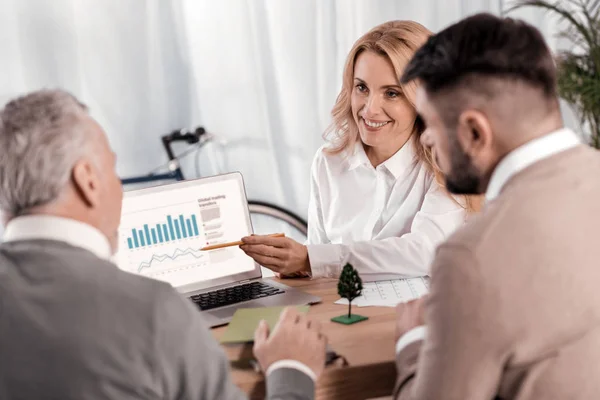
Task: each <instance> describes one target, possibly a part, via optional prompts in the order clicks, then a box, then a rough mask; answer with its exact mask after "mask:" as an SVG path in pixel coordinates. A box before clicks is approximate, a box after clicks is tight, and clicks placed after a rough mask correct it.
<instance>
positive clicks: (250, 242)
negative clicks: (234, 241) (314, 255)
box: [240, 234, 311, 276]
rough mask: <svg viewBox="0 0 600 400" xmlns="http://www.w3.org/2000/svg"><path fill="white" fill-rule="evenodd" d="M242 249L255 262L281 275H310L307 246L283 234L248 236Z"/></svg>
mask: <svg viewBox="0 0 600 400" xmlns="http://www.w3.org/2000/svg"><path fill="white" fill-rule="evenodd" d="M240 248H241V249H242V250H243V251H244V253H246V254H247V255H248V256H249V257H252V258H253V259H254V261H256V262H257V263H259V264H260V265H262V266H263V267H266V268H268V269H270V270H272V271H275V272H277V273H278V274H280V275H283V276H293V275H303V276H306V275H309V274H310V271H311V270H310V262H309V259H308V249H307V248H306V246H304V245H303V244H300V243H298V242H296V241H295V240H294V239H291V238H288V237H285V235H283V234H279V235H252V236H246V237H244V238H242V244H241V245H240Z"/></svg>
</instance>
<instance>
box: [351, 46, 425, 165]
mask: <svg viewBox="0 0 600 400" xmlns="http://www.w3.org/2000/svg"><path fill="white" fill-rule="evenodd" d="M351 102H352V115H353V116H354V121H355V122H356V125H357V126H358V131H359V134H360V138H361V141H362V142H363V143H364V144H365V151H366V152H367V155H369V152H372V153H379V154H382V155H383V154H385V155H387V156H388V157H389V156H391V155H393V154H394V153H395V152H396V151H398V150H399V149H400V148H401V147H402V146H403V145H404V143H406V141H407V140H408V138H409V137H410V134H411V133H412V129H413V124H414V121H415V118H416V116H417V114H416V111H415V109H414V107H413V106H412V105H411V104H410V103H409V102H408V101H407V99H406V97H404V94H403V93H402V88H401V87H400V85H399V84H398V77H397V76H396V73H395V71H394V67H393V66H392V63H391V62H390V61H389V59H388V58H387V57H386V56H383V55H380V54H377V53H375V52H373V51H363V52H362V53H360V54H359V55H358V57H357V58H356V62H355V64H354V81H353V88H352V95H351Z"/></svg>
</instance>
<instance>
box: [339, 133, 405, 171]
mask: <svg viewBox="0 0 600 400" xmlns="http://www.w3.org/2000/svg"><path fill="white" fill-rule="evenodd" d="M414 162H415V152H414V149H413V144H412V139H409V140H408V141H407V142H406V143H405V144H404V145H403V146H402V147H401V148H400V149H399V150H398V151H397V152H396V153H394V155H393V156H391V157H390V158H388V159H387V160H385V161H384V162H383V163H381V165H382V166H384V167H385V168H386V169H387V170H388V171H390V172H391V173H392V175H393V176H394V178H395V179H398V178H399V177H400V176H402V175H403V174H404V173H405V172H406V171H407V170H409V169H410V168H411V166H413V165H414ZM362 165H364V166H367V167H370V168H373V167H372V164H371V161H370V160H369V157H367V153H365V149H364V146H363V144H362V142H361V141H360V140H359V141H358V142H357V143H356V144H355V146H354V152H353V153H352V154H350V155H349V156H348V169H349V170H350V171H351V170H353V169H355V168H357V167H359V166H362Z"/></svg>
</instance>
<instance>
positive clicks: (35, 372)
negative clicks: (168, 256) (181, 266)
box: [0, 240, 314, 400]
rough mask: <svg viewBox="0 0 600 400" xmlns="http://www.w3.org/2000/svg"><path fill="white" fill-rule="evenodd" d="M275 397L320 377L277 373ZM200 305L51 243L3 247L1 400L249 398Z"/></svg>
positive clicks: (308, 390)
mask: <svg viewBox="0 0 600 400" xmlns="http://www.w3.org/2000/svg"><path fill="white" fill-rule="evenodd" d="M267 393H268V394H267V397H268V398H269V399H284V398H286V399H310V398H313V397H314V383H313V382H312V380H311V379H310V377H308V376H306V375H305V374H303V373H302V372H299V371H297V370H294V369H285V368H284V369H279V370H276V371H274V372H273V373H272V374H271V375H270V376H269V379H268V380H267ZM245 397H246V396H245V395H244V394H243V393H242V392H241V391H240V390H239V389H238V388H237V387H236V386H235V385H234V384H233V383H232V381H231V378H230V374H229V364H228V361H227V360H226V358H225V356H224V353H223V352H222V350H221V349H220V347H219V345H218V344H217V343H216V342H215V340H214V339H213V338H212V336H211V334H210V331H209V330H208V329H207V328H206V326H205V325H204V324H203V323H202V321H201V317H200V314H199V313H198V312H197V310H196V308H195V307H194V305H193V304H192V303H191V302H189V301H188V300H186V299H184V298H182V297H181V296H180V295H179V294H178V293H177V292H176V291H175V290H174V289H173V288H171V286H169V285H168V284H166V283H161V282H158V281H154V280H150V279H146V278H143V277H139V276H135V275H132V274H129V273H126V272H123V271H120V270H119V269H117V268H116V267H115V266H114V265H113V264H111V263H109V262H107V261H104V260H101V259H99V258H98V257H96V256H95V255H93V254H92V253H90V252H88V251H86V250H83V249H80V248H76V247H72V246H69V245H67V244H64V243H61V242H56V241H49V240H30V241H29V240H28V241H21V242H10V243H5V244H2V245H1V246H0V399H3V400H13V399H15V400H16V399H28V400H29V399H42V398H43V399H48V400H50V399H57V400H59V399H60V400H68V399H78V400H80V399H119V400H126V399H242V398H245Z"/></svg>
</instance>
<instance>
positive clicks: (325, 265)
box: [306, 243, 343, 278]
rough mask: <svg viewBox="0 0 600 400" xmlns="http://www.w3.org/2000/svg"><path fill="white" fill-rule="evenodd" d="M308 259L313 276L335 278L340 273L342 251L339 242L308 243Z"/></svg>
mask: <svg viewBox="0 0 600 400" xmlns="http://www.w3.org/2000/svg"><path fill="white" fill-rule="evenodd" d="M306 249H307V250H308V261H309V262H310V270H311V275H312V277H313V278H324V277H327V278H336V277H337V276H339V274H340V265H341V264H342V261H343V260H342V251H341V245H339V244H331V243H330V244H309V245H306Z"/></svg>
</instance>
